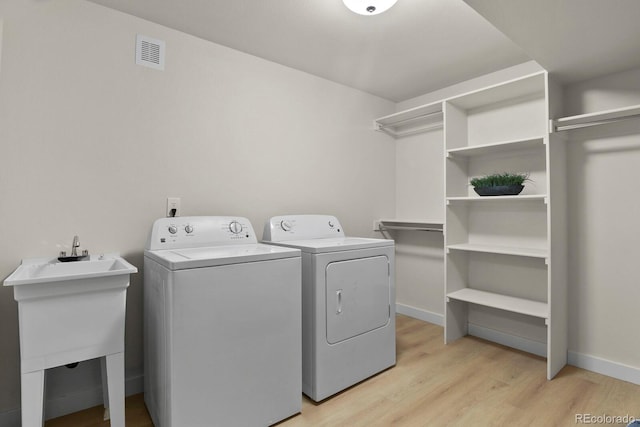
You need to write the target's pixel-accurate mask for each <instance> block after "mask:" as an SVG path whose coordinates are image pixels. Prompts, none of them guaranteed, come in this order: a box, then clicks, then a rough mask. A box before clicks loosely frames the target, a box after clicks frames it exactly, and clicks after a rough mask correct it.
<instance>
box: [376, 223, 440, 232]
mask: <svg viewBox="0 0 640 427" xmlns="http://www.w3.org/2000/svg"><path fill="white" fill-rule="evenodd" d="M378 230H379V231H384V230H412V231H433V232H437V233H442V228H432V227H412V226H402V225H382V224H380V225H378Z"/></svg>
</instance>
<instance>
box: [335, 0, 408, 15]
mask: <svg viewBox="0 0 640 427" xmlns="http://www.w3.org/2000/svg"><path fill="white" fill-rule="evenodd" d="M342 1H343V3H344V5H345V6H347V7H348V8H349V9H350V10H351V11H352V12H355V13H357V14H359V15H377V14H379V13H382V12H384V11H385V10H387V9H389V8H390V7H391V6H393V5H394V4H396V1H398V0H342Z"/></svg>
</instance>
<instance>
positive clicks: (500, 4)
mask: <svg viewBox="0 0 640 427" xmlns="http://www.w3.org/2000/svg"><path fill="white" fill-rule="evenodd" d="M465 2H466V3H468V4H469V5H471V6H472V7H473V8H474V9H476V10H477V11H478V12H480V13H481V14H482V15H483V16H484V17H485V18H487V19H488V20H489V21H491V23H492V24H493V25H495V26H496V27H497V28H498V29H500V31H502V32H503V33H504V34H506V35H507V36H509V38H510V39H511V40H513V41H514V42H515V43H516V44H517V45H518V46H520V47H521V48H522V49H523V50H524V51H525V52H526V53H527V54H528V55H529V56H530V57H531V58H533V59H535V60H536V61H537V62H538V63H539V64H540V65H542V66H543V67H544V68H545V69H547V70H548V71H549V72H551V73H553V74H555V75H556V76H558V77H559V78H560V79H561V80H563V81H564V82H575V81H580V80H585V79H589V78H592V77H596V76H601V75H604V74H609V73H612V72H615V71H622V70H629V69H631V68H637V67H640V22H638V19H639V18H640V1H638V0H465Z"/></svg>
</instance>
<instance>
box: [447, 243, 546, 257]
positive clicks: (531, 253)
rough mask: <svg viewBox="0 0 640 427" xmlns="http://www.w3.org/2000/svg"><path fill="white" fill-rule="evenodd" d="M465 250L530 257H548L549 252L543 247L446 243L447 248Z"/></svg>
mask: <svg viewBox="0 0 640 427" xmlns="http://www.w3.org/2000/svg"><path fill="white" fill-rule="evenodd" d="M450 249H451V250H456V251H467V252H483V253H490V254H501V255H515V256H523V257H530V258H545V259H546V258H548V257H549V252H548V251H547V250H545V249H538V248H526V247H524V248H523V247H514V246H498V245H483V244H477V243H458V244H455V245H447V250H450Z"/></svg>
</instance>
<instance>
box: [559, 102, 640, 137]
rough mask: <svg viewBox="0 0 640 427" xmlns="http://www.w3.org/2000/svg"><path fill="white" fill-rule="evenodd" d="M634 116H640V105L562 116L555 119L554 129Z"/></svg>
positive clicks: (566, 128)
mask: <svg viewBox="0 0 640 427" xmlns="http://www.w3.org/2000/svg"><path fill="white" fill-rule="evenodd" d="M634 116H640V105H631V106H629V107H623V108H615V109H612V110H605V111H598V112H595V113H587V114H580V115H577V116H569V117H562V118H559V119H555V120H554V121H553V125H554V126H553V130H554V131H556V132H560V131H563V130H571V129H574V128H575V129H578V128H581V127H586V126H595V125H600V124H605V123H610V122H612V121H618V120H624V119H628V118H631V117H634Z"/></svg>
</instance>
